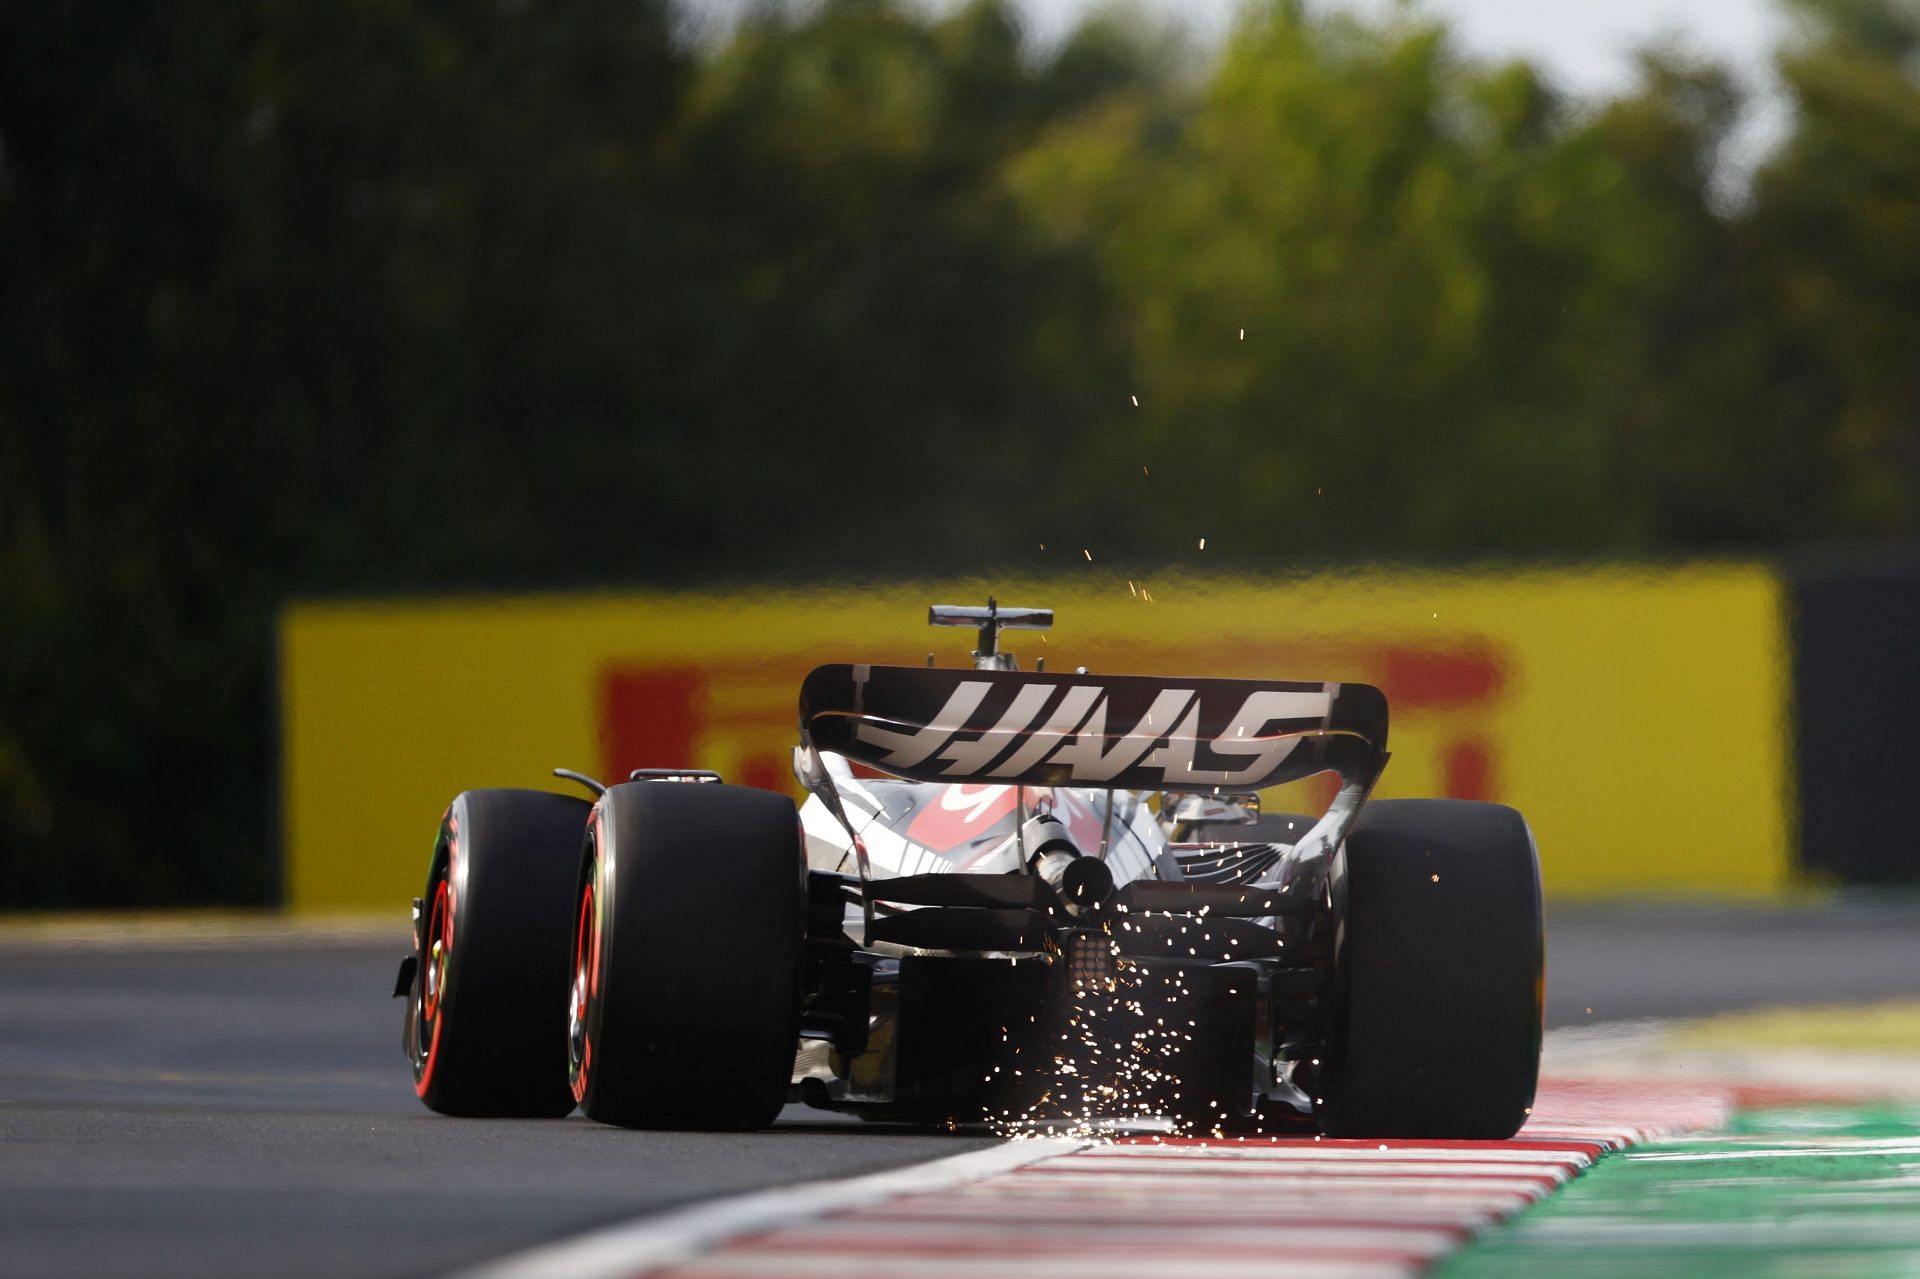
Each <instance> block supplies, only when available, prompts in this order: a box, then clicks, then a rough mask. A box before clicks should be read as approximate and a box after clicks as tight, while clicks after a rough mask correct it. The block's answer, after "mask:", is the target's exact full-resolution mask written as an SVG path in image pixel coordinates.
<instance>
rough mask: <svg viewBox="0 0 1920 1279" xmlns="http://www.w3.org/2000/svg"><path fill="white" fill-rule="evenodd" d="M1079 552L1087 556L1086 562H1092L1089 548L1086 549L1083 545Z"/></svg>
mask: <svg viewBox="0 0 1920 1279" xmlns="http://www.w3.org/2000/svg"><path fill="white" fill-rule="evenodd" d="M1080 553H1081V554H1082V555H1084V556H1086V557H1087V563H1089V564H1091V563H1093V552H1092V551H1089V550H1088V549H1087V548H1086V547H1084V546H1083V547H1081V548H1080Z"/></svg>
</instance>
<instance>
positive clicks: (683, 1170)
mask: <svg viewBox="0 0 1920 1279" xmlns="http://www.w3.org/2000/svg"><path fill="white" fill-rule="evenodd" d="M403 950H404V942H403V941H402V940H401V939H400V938H399V937H398V936H396V937H395V939H394V940H393V941H392V942H390V943H373V942H369V941H367V940H366V939H365V938H364V937H361V938H359V939H348V940H338V941H327V940H324V939H319V938H316V937H314V936H311V935H304V936H300V937H296V938H291V939H278V940H274V939H269V938H266V937H252V938H247V937H240V938H227V939H225V940H220V941H217V942H204V943H196V942H195V941H194V940H193V938H192V937H191V935H190V930H189V932H188V934H187V935H182V934H180V933H178V932H175V933H173V934H171V935H169V936H167V937H164V938H160V939H155V940H141V939H140V937H139V935H138V934H135V935H133V936H132V937H119V938H115V939H111V940H106V941H103V940H99V939H93V940H87V941H84V942H83V941H73V940H62V939H60V938H59V937H57V936H55V935H51V934H48V933H46V932H44V931H41V930H35V931H33V932H31V933H27V932H23V931H21V930H18V929H0V1277H4V1279H38V1277H40V1276H47V1277H49V1279H52V1277H55V1276H57V1277H58V1279H77V1277H82V1276H134V1275H138V1276H155V1277H161V1276H206V1277H209V1279H212V1277H218V1276H229V1275H234V1276H237V1275H248V1276H252V1275H288V1276H303V1275H328V1276H337V1275H343V1274H348V1275H361V1276H405V1275H421V1274H431V1273H437V1272H440V1271H443V1270H446V1269H449V1268H452V1267H457V1266H459V1265H462V1264H465V1263H471V1262H475V1261H479V1260H481V1259H484V1258H487V1257H492V1256H497V1255H499V1254H501V1253H503V1252H507V1251H510V1250H513V1249H516V1248H520V1247H524V1246H527V1245H530V1244H534V1243H537V1242H540V1241H542V1240H545V1239H550V1238H554V1237H557V1236H561V1235H565V1234H568V1233H571V1232H573V1231H576V1230H579V1229H582V1228H585V1227H589V1226H592V1225H595V1224H598V1223H602V1222H605V1221H608V1220H612V1219H617V1218H621V1217H625V1216H632V1215H635V1214H639V1213H645V1212H651V1211H657V1210H660V1209H664V1208H669V1207H673V1206H676V1205H680V1204H686V1203H690V1202H694V1201H698V1200H701V1199H705V1198H709V1197H712V1196H715V1195H723V1194H727V1193H730V1192H736V1191H742V1190H750V1189H757V1188H762V1187H767V1186H773V1185H780V1184H784V1183H790V1182H795V1181H803V1180H810V1179H813V1178H817V1177H826V1176H838V1175H851V1174H856V1173H862V1172H871V1171H876V1170H879V1169H883V1168H888V1167H893V1166H897V1165H902V1164H910V1163H917V1162H920V1161H923V1160H926V1159H932V1158H938V1157H940V1156H943V1155H950V1154H958V1153H960V1152H962V1151H966V1150H972V1149H977V1148H979V1147H981V1146H985V1145H990V1144H992V1141H991V1139H990V1138H985V1137H979V1136H971V1135H954V1134H946V1133H934V1132H917V1131H912V1130H903V1129H894V1128H887V1127H877V1126H871V1125H862V1124H857V1123H855V1124H849V1123H845V1122H842V1121H839V1120H837V1119H835V1118H834V1117H831V1116H822V1115H820V1114H819V1112H813V1111H806V1110H803V1109H798V1108H790V1109H789V1110H788V1111H787V1113H786V1114H785V1115H784V1116H783V1118H782V1121H781V1123H780V1124H779V1126H777V1127H776V1128H774V1129H772V1130H770V1131H768V1132H764V1133H752V1134H741V1135H724V1136H713V1135H702V1134H694V1133H640V1132H627V1131H623V1130H617V1129H612V1128H607V1127H604V1126H601V1125H598V1124H594V1123H591V1122H589V1121H587V1120H584V1119H581V1118H579V1117H577V1116H576V1117H574V1118H572V1119H567V1120H561V1121H475V1120H453V1119H446V1118H442V1117H440V1116H437V1115H432V1114H430V1113H428V1112H427V1111H426V1110H425V1109H424V1108H422V1107H421V1106H420V1104H419V1102H418V1101H416V1100H415V1099H414V1096H413V1093H412V1090H411V1088H410V1087H409V1080H408V1075H407V1070H406V1065H405V1062H404V1060H403V1058H402V1056H401V1052H400V1046H399V1023H400V1018H401V1011H402V1010H401V1003H400V1001H397V1000H390V999H387V998H385V995H386V992H387V991H388V990H390V989H391V986H392V980H393V970H394V967H395V964H396V962H397V960H398V959H399V956H400V954H401V953H402V951H403ZM1548 963H1549V979H1548V991H1549V994H1548V1022H1549V1024H1550V1025H1553V1026H1563V1025H1581V1024H1588V1023H1594V1022H1601V1021H1609V1020H1623V1019H1638V1018H1645V1017H1668V1016H1683V1015H1693V1014H1701V1013H1711V1012H1717V1011H1723V1010H1731V1009H1737V1008H1747V1007H1757V1006H1764V1005H1769V1004H1781V1003H1810V1002H1848V1001H1860V1000H1871V999H1881V998H1890V997H1896V996H1915V995H1920V899H1915V898H1911V897H1910V898H1906V899H1903V900H1884V901H1876V900H1870V899H1859V900H1847V899H1842V900H1836V901H1828V902H1824V903H1820V904H1816V905H1806V906H1797V907H1778V906H1771V907H1764V908H1762V907H1739V908H1733V907H1719V908H1711V907H1706V906H1700V905H1661V906H1647V905H1634V906H1629V905H1611V906H1580V907H1560V908H1555V909H1550V911H1549V961H1548ZM1589 1009H1591V1012H1589V1011H1588V1010H1589Z"/></svg>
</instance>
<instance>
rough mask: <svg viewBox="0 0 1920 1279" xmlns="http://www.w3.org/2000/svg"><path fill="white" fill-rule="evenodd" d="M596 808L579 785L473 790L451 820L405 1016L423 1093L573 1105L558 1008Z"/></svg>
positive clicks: (550, 1109)
mask: <svg viewBox="0 0 1920 1279" xmlns="http://www.w3.org/2000/svg"><path fill="white" fill-rule="evenodd" d="M589 811H590V808H589V805H588V804H587V802H586V801H585V800H583V799H578V798H575V797H574V796H571V795H554V794H550V793H548V792H546V791H532V790H471V791H466V792H463V793H462V794H461V795H460V796H459V797H457V798H456V799H455V800H454V801H453V803H452V804H451V805H449V806H448V808H447V813H446V816H445V817H443V818H442V819H441V822H440V836H439V839H438V840H437V841H436V843H435V845H434V852H433V863H432V867H431V869H430V870H429V872H428V876H427V893H426V896H425V897H424V898H423V899H422V918H421V921H420V952H419V954H418V955H417V956H416V963H415V966H414V978H413V987H412V990H411V992H410V995H409V998H408V1000H407V1026H406V1045H407V1055H408V1056H409V1057H410V1058H411V1059H412V1061H413V1085H414V1091H415V1092H416V1093H418V1094H419V1095H420V1099H421V1100H422V1101H424V1102H426V1103H427V1105H428V1106H430V1107H431V1108H433V1109H434V1110H437V1111H440V1112H441V1113H443V1114H449V1115H518V1116H531V1117H557V1116H560V1115H564V1114H566V1113H567V1112H568V1111H570V1110H572V1109H573V1094H572V1092H571V1091H570V1090H569V1088H568V1087H567V1043H566V1022H565V1021H564V1019H563V1018H562V1016H561V1009H562V1008H563V1006H564V1004H565V999H566V991H567V982H568V980H569V978H570V977H571V975H572V971H573V963H572V960H573V956H572V952H571V951H570V950H569V948H568V942H569V940H570V939H571V937H572V924H573V889H574V884H575V882H576V876H577V875H578V873H579V865H580V843H581V837H582V834H583V832H584V831H585V830H586V824H587V814H588V812H589Z"/></svg>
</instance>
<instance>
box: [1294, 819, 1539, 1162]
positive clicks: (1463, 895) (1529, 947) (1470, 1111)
mask: <svg viewBox="0 0 1920 1279" xmlns="http://www.w3.org/2000/svg"><path fill="white" fill-rule="evenodd" d="M1331 894H1332V897H1333V908H1334V918H1335V974H1334V975H1335V982H1334V1008H1333V1024H1332V1026H1331V1028H1330V1030H1331V1033H1330V1035H1329V1043H1328V1045H1327V1051H1326V1052H1325V1053H1324V1054H1323V1067H1322V1069H1321V1071H1320V1072H1319V1074H1318V1076H1317V1077H1316V1080H1315V1088H1314V1091H1315V1094H1316V1105H1315V1117H1316V1119H1317V1120H1318V1122H1319V1125H1320V1128H1321V1131H1323V1132H1325V1133H1327V1134H1328V1135H1330V1136H1343V1137H1421V1138H1476V1139H1497V1138H1505V1137H1511V1136H1512V1135H1513V1134H1514V1133H1515V1132H1516V1131H1517V1130H1518V1129H1519V1127H1520V1125H1521V1124H1522V1123H1524V1122H1526V1118H1527V1114H1528V1110H1529V1108H1530V1107H1531V1106H1532V1105H1533V1094H1534V1086H1535V1082H1536V1080H1537V1077H1538V1074H1539V1066H1540V1027H1541V1020H1540V1015H1541V1000H1542V995H1543V989H1544V982H1545V945H1544V934H1543V930H1542V926H1541V916H1540V866H1539V858H1538V855H1537V854H1536V852H1535V849H1534V843H1533V835H1532V833H1531V832H1530V831H1529V830H1528V829H1527V824H1526V822H1525V821H1524V820H1523V819H1522V818H1521V816H1520V814H1519V813H1517V812H1515V811H1514V810H1513V809H1511V808H1506V807H1503V806H1501V805H1498V804H1483V803H1473V802H1469V801H1465V800H1375V801H1373V802H1372V803H1369V804H1368V805H1367V806H1366V807H1365V808H1363V809H1362V810H1361V812H1360V817H1359V819H1358V821H1357V822H1356V824H1355V827H1354V830H1353V832H1352V833H1351V834H1350V835H1349V836H1348V837H1347V841H1346V844H1345V846H1344V847H1343V849H1342V850H1341V853H1340V855H1339V856H1338V858H1336V861H1335V864H1334V871H1333V876H1332V883H1331Z"/></svg>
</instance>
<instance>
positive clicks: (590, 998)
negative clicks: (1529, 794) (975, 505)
mask: <svg viewBox="0 0 1920 1279" xmlns="http://www.w3.org/2000/svg"><path fill="white" fill-rule="evenodd" d="M929 620H930V621H931V622H933V623H934V624H937V625H957V626H969V627H977V628H978V646H977V648H976V649H975V651H974V653H973V661H972V663H971V664H970V666H969V667H966V668H935V667H933V666H932V665H931V659H929V666H928V667H926V668H920V667H898V666H877V665H866V664H846V665H828V666H822V667H819V668H818V669H816V670H814V671H813V672H812V673H811V674H809V675H808V676H807V677H806V679H805V681H804V683H803V684H802V685H801V689H800V699H799V701H800V705H799V710H800V742H799V745H798V747H797V748H796V749H795V752H794V767H795V773H796V776H797V777H798V779H799V781H800V782H801V784H802V785H803V786H804V787H805V788H806V790H807V791H808V792H809V798H808V799H807V800H806V802H805V804H804V805H803V806H802V807H801V808H800V810H799V811H798V813H797V814H796V811H795V808H794V804H793V802H792V801H791V800H790V799H788V798H786V797H785V796H783V795H779V794H776V793H774V792H771V791H765V790H756V789H751V788H747V787H741V786H729V785H726V784H724V783H723V782H722V781H721V779H720V778H719V777H718V775H716V774H714V773H711V772H705V771H701V770H697V769H692V768H688V769H685V770H640V771H638V772H636V773H634V774H633V775H632V776H631V777H630V778H629V780H627V781H625V782H622V783H620V784H618V785H613V786H606V785H602V784H601V783H600V782H598V781H595V780H593V779H592V778H589V777H586V776H584V775H582V774H578V773H573V772H570V771H568V770H564V769H561V770H555V771H556V774H557V775H559V776H562V777H566V778H569V779H571V780H573V781H575V782H578V783H580V784H582V785H584V786H585V787H586V788H587V789H588V790H589V791H590V792H591V793H592V799H591V800H588V799H586V798H580V797H575V796H571V795H561V794H553V793H549V792H545V791H536V790H471V791H466V792H464V793H462V794H461V795H459V796H458V797H457V798H455V799H454V801H453V803H452V804H451V805H450V806H449V807H448V809H447V812H446V814H445V816H444V817H443V819H442V821H441V826H440V833H439V837H438V839H437V840H436V841H435V844H434V850H433V857H432V861H431V865H430V868H429V871H428V877H427V888H426V894H425V896H424V897H422V898H420V899H417V900H416V901H415V903H414V951H413V954H411V955H410V956H408V957H407V959H406V960H405V961H404V962H403V964H402V966H401V970H400V976H399V980H398V982H397V983H396V987H395V991H394V993H395V994H396V995H397V996H400V995H404V996H405V997H406V998H407V1015H406V1023H405V1031H404V1043H405V1048H406V1052H407V1056H408V1058H409V1060H410V1061H411V1063H412V1066H413V1076H414V1085H415V1089H416V1091H417V1092H418V1094H419V1095H420V1097H421V1099H422V1100H423V1101H425V1102H426V1104H427V1105H428V1106H430V1107H432V1108H433V1109H434V1110H437V1111H442V1112H445V1113H448V1114H464V1115H529V1116H532V1115H551V1116H559V1115H564V1114H566V1113H568V1112H569V1111H571V1110H572V1109H573V1108H574V1107H575V1106H576V1105H578V1106H579V1107H581V1108H582V1109H583V1110H584V1111H585V1113H586V1114H587V1115H589V1116H590V1117H592V1118H594V1119H597V1120H602V1121H605V1122H608V1123H613V1124H620V1125H626V1126H631V1127H647V1128H690V1129H751V1128H757V1127H762V1126H765V1125H767V1124H769V1123H771V1122H772V1121H773V1119H774V1117H775V1116H776V1114H777V1113H778V1112H779V1111H780V1109H781V1107H782V1106H783V1105H786V1104H788V1103H789V1102H792V1101H804V1102H806V1103H808V1104H811V1105H813V1106H817V1107H822V1108H826V1109H829V1110H838V1111H845V1112H849V1113H852V1114H856V1115H860V1116H862V1117H868V1118H881V1119H906V1120H913V1121H920V1122H935V1123H945V1124H958V1123H988V1124H994V1125H1000V1126H1002V1127H1003V1128H1006V1129H1013V1128H1020V1127H1026V1126H1028V1125H1035V1124H1037V1125H1042V1126H1047V1127H1057V1126H1059V1125H1067V1126H1070V1127H1071V1126H1076V1125H1081V1124H1098V1123H1105V1122H1108V1121H1112V1120H1128V1119H1134V1120H1138V1119H1141V1118H1143V1117H1148V1116H1151V1117H1154V1118H1157V1119H1160V1120H1162V1121H1171V1122H1172V1123H1173V1124H1175V1125H1176V1126H1177V1128H1178V1129H1179V1130H1182V1131H1199V1132H1256V1131H1266V1132H1273V1131H1280V1130H1285V1129H1295V1130H1305V1131H1315V1130H1317V1131H1319V1132H1322V1133H1325V1134H1328V1135H1338V1136H1364V1137H1442V1138H1445V1137H1454V1138H1501V1137H1507V1136H1511V1135H1512V1134H1513V1133H1514V1132H1515V1131H1516V1130H1517V1129H1518V1128H1519V1127H1520V1125H1521V1124H1522V1123H1523V1122H1524V1121H1525V1119H1526V1116H1527V1114H1528V1112H1529V1108H1530V1106H1531V1105H1532V1102H1533V1094H1534V1086H1535V1079H1536V1076H1537V1072H1538V1065H1539V1053H1540V1035H1541V1008H1542V994H1543V985H1544V972H1545V968H1544V942H1543V933H1542V927H1541V910H1540V880H1539V863H1538V856H1537V853H1536V850H1535V847H1534V841H1533V836H1532V834H1531V832H1530V831H1529V829H1528V827H1527V824H1526V822H1525V821H1524V820H1522V818H1521V816H1520V814H1519V813H1517V812H1515V811H1514V810H1513V809H1510V808H1506V807H1503V806H1500V805H1497V804H1487V803H1475V802H1468V801H1461V800H1369V798H1368V797H1369V795H1370V793H1371V792H1372V790H1373V788H1374V785H1375V783H1376V782H1377V781H1378V780H1379V777H1380V775H1381V772H1382V770H1383V769H1384V768H1385V767H1386V764H1387V759H1388V755H1387V750H1386V741H1387V702H1386V698H1385V696H1384V695H1383V694H1382V693H1381V692H1380V690H1378V689H1377V688H1374V687H1371V686H1369V685H1366V684H1354V683H1302V682H1294V681H1265V680H1259V681H1253V680H1235V679H1188V678H1181V679H1175V678H1163V677H1158V676H1152V677H1148V676H1126V675H1104V674H1102V675H1096V674H1090V673H1088V672H1087V670H1086V669H1085V668H1084V667H1082V668H1080V669H1078V670H1076V671H1075V672H1073V673H1068V674H1058V673H1052V672H1048V671H1045V670H1044V669H1036V670H1034V671H1033V672H1023V671H1021V670H1019V669H1018V667H1017V665H1016V663H1015V661H1014V658H1013V656H1012V655H1011V654H1009V653H1007V652H1005V651H1004V650H1003V648H1002V646H1001V632H1002V630H1003V629H1009V628H1011V629H1042V628H1045V627H1048V626H1050V625H1051V624H1052V614H1051V612H1049V611H1046V610H1039V609H1015V608H1001V607H999V606H998V605H997V604H996V603H994V602H993V601H989V603H988V605H987V607H985V608H971V607H968V608H963V607H952V606H935V607H934V608H933V609H931V610H930V613H929ZM1329 771H1330V772H1332V773H1333V774H1335V775H1336V776H1337V778H1338V790H1337V792H1336V794H1335V797H1334V799H1333V801H1332V803H1331V805H1330V806H1329V807H1328V808H1327V810H1326V812H1325V813H1324V814H1323V815H1321V816H1319V817H1317V818H1316V817H1313V816H1311V815H1304V814H1293V813H1277V814H1276V813H1266V814H1262V813H1260V812H1259V810H1258V798H1257V796H1258V792H1260V791H1262V790H1264V789H1266V788H1269V787H1272V786H1277V785H1280V784H1282V783H1286V782H1291V781H1297V780H1300V779H1303V778H1306V777H1309V776H1311V775H1314V774H1318V773H1322V772H1329ZM1176 836H1177V837H1178V838H1175V837H1176ZM563 1000H564V1001H565V1006H566V1012H565V1016H564V1017H563V1016H562V1013H561V1006H562V1001H563Z"/></svg>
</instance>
